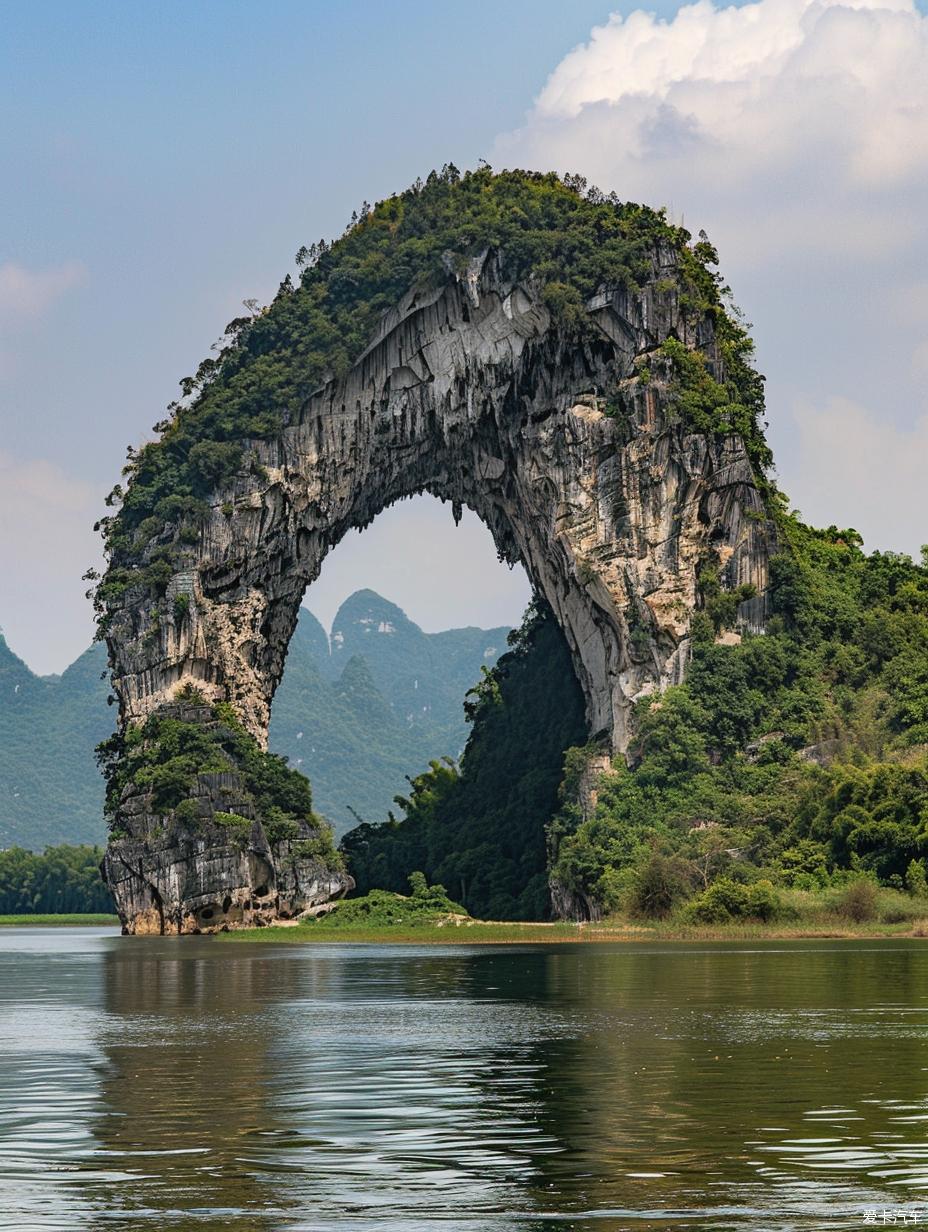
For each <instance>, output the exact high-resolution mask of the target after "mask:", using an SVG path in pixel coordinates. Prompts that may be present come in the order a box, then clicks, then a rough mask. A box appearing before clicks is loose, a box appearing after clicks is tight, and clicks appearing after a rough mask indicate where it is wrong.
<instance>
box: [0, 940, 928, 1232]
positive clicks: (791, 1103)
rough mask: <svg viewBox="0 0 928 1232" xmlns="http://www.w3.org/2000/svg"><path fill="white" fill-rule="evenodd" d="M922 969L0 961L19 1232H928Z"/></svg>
mask: <svg viewBox="0 0 928 1232" xmlns="http://www.w3.org/2000/svg"><path fill="white" fill-rule="evenodd" d="M926 1044H928V944H926V943H924V942H922V943H919V942H896V941H891V942H881V943H877V942H874V943H860V944H858V943H847V942H845V943H827V942H804V943H803V942H799V943H767V944H765V945H763V946H759V945H747V944H746V945H731V944H729V945H712V946H706V945H692V946H683V945H675V946H672V947H671V946H663V947H661V946H658V945H649V944H642V945H631V946H630V945H616V946H612V945H603V946H568V945H564V946H552V947H529V946H526V947H521V946H520V947H499V948H493V947H477V946H475V947H458V946H455V947H447V948H446V947H441V948H434V947H429V948H416V947H405V948H395V947H390V948H376V947H373V946H350V945H325V946H318V947H310V946H307V947H296V946H293V947H290V946H270V945H266V944H265V945H249V944H226V943H223V942H220V941H216V940H213V939H209V938H194V937H188V938H181V939H169V938H165V939H160V938H151V939H145V938H125V939H123V938H120V937H117V936H115V935H113V934H112V933H111V932H108V931H106V930H92V929H86V930H74V931H70V930H69V931H57V930H47V931H46V930H28V931H27V930H18V929H15V930H14V929H7V930H3V932H2V935H0V1224H2V1226H3V1227H9V1228H16V1229H18V1230H20V1232H27V1230H28V1229H33V1228H34V1229H50V1228H53V1229H103V1230H111V1232H121V1230H123V1229H125V1230H127V1232H128V1230H129V1229H133V1230H135V1229H143V1230H145V1229H162V1228H164V1229H172V1230H180V1232H187V1230H194V1229H213V1228H216V1229H225V1230H227V1232H252V1230H255V1232H264V1230H267V1232H271V1230H274V1229H306V1230H315V1229H319V1230H320V1232H325V1230H328V1229H338V1230H339V1232H344V1230H346V1229H358V1230H364V1232H374V1230H377V1232H381V1230H382V1232H419V1230H420V1229H421V1230H424V1232H428V1230H429V1229H436V1230H437V1229H441V1230H442V1232H448V1230H449V1229H453V1230H455V1232H504V1230H506V1232H508V1230H510V1229H513V1230H516V1232H566V1230H567V1229H583V1230H588V1232H617V1230H618V1229H633V1230H635V1232H645V1230H651V1229H654V1230H657V1229H660V1230H668V1229H756V1230H757V1232H779V1230H786V1229H800V1228H801V1229H806V1228H814V1229H848V1228H859V1227H864V1226H866V1225H867V1224H868V1223H872V1222H873V1221H872V1219H871V1214H872V1212H874V1211H878V1212H879V1222H880V1224H881V1225H882V1224H883V1211H884V1209H885V1210H886V1211H887V1212H888V1214H889V1215H892V1216H894V1217H895V1218H896V1223H897V1225H901V1224H902V1216H903V1213H905V1214H906V1215H907V1217H908V1218H909V1220H910V1222H909V1226H911V1217H912V1215H913V1214H917V1216H918V1222H919V1224H921V1225H925V1224H928V1134H926V1129H928V1046H926Z"/></svg>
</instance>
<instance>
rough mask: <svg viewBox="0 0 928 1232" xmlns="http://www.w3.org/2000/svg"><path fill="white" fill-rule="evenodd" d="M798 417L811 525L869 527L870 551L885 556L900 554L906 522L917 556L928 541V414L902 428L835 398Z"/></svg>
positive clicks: (800, 409) (802, 482)
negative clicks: (927, 512)
mask: <svg viewBox="0 0 928 1232" xmlns="http://www.w3.org/2000/svg"><path fill="white" fill-rule="evenodd" d="M795 418H796V426H797V429H798V432H799V435H800V439H801V443H802V451H801V457H802V458H803V459H805V462H804V464H802V465H801V466H800V470H799V473H798V475H797V479H798V481H799V486H800V487H801V488H802V490H803V492H804V493H805V496H804V500H803V504H802V513H803V515H804V516H805V517H806V518H808V519H810V520H811V521H812V522H813V523H814V524H816V525H819V526H822V525H829V524H831V523H835V524H836V525H838V526H854V527H857V529H860V527H861V525H866V526H867V538H868V542H869V546H870V547H871V548H881V549H887V548H895V549H898V548H899V547H900V543H899V524H900V521H901V520H905V521H907V522H908V524H909V526H910V527H911V528H912V530H913V532H914V535H913V536H911V539H912V540H913V541H912V542H910V543H908V544H906V547H907V548H908V549H909V550H911V551H913V552H914V551H916V550H917V548H918V546H919V545H920V544H921V543H923V542H928V522H926V519H925V495H924V477H925V459H926V458H928V415H924V416H922V417H921V418H920V419H919V420H918V421H917V422H916V423H915V424H914V425H913V426H912V427H911V428H909V429H901V428H897V427H895V426H894V425H892V424H886V423H885V422H884V421H883V420H882V419H881V417H880V416H878V415H874V414H873V412H872V411H869V410H868V409H867V408H866V407H863V406H860V405H858V404H857V403H855V402H853V401H851V400H849V399H847V398H832V399H830V400H829V401H828V402H827V403H825V405H824V406H821V407H814V406H810V405H808V404H806V405H802V404H800V405H799V406H797V408H796V415H795Z"/></svg>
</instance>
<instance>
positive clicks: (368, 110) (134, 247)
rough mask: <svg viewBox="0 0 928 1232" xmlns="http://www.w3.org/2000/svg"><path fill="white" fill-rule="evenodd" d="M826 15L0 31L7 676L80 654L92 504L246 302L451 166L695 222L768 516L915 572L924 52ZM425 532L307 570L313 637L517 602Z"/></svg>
mask: <svg viewBox="0 0 928 1232" xmlns="http://www.w3.org/2000/svg"><path fill="white" fill-rule="evenodd" d="M819 7H820V8H821V7H822V6H819ZM824 7H825V8H829V7H830V8H831V9H832V11H831V12H830V13H829V14H826V17H824V18H822V17H820V15H819V9H815V10H814V11H813V9H812V8H811V6H810V5H809V4H808V3H807V2H806V0H763V2H762V3H761V4H760V5H756V6H754V8H755V9H757V10H758V11H759V21H758V22H753V23H752V24H751V26H750V28H741V27H739V26H737V23H736V25H735V26H734V27H733V26H732V22H731V20H730V18H729V17H727V16H726V15H725V14H720V13H718V12H717V11H716V10H714V9H712V6H711V5H702V6H699V8H698V9H696V10H690V11H689V12H690V13H691V14H695V16H690V17H687V16H686V14H684V15H682V16H681V17H679V18H677V19H676V20H674V18H675V15H676V14H677V6H676V5H665V6H657V7H656V8H655V7H652V6H649V10H648V11H649V12H656V13H657V14H658V16H660V17H663V18H665V19H666V20H665V21H664V23H663V24H659V23H655V22H654V21H653V20H651V19H649V18H647V17H646V16H645V15H644V14H638V15H637V16H634V17H630V18H629V20H628V21H625V22H618V21H616V20H613V21H612V22H611V23H610V24H608V25H607V24H606V23H607V22H608V19H609V14H610V12H616V11H618V12H620V13H622V14H624V15H625V16H626V17H628V15H630V14H632V13H633V11H634V5H631V4H629V5H626V6H624V7H622V8H620V9H619V10H616V9H615V8H614V7H613V8H611V7H610V6H609V5H608V4H601V3H588V2H587V0H571V3H569V4H565V3H563V2H552V0H531V2H523V0H499V2H498V3H485V2H482V0H481V2H473V0H472V2H471V3H469V4H468V5H466V6H451V5H435V4H424V3H421V4H420V3H397V4H393V5H390V6H387V5H384V4H377V3H367V2H355V3H350V4H340V5H333V4H319V3H299V4H298V3H290V2H286V0H276V2H273V3H260V4H259V3H252V2H249V3H230V2H228V0H226V2H224V3H202V2H201V3H197V4H190V3H184V4H181V3H163V2H162V3H157V4H154V3H152V4H145V5H143V4H141V3H119V4H117V3H103V2H98V3H93V4H91V3H81V2H79V0H78V2H74V0H72V2H70V3H52V2H45V3H41V4H36V3H28V4H27V3H16V2H11V3H7V4H6V5H5V6H4V31H3V42H2V47H0V99H2V104H3V106H2V113H0V114H2V116H3V120H2V123H0V159H2V165H3V167H4V169H5V174H4V176H3V177H2V180H0V201H2V217H3V220H4V226H3V229H2V233H0V427H2V434H0V519H2V521H0V569H2V571H3V576H4V579H5V581H6V585H5V586H4V588H3V591H2V592H0V626H2V627H3V629H4V631H5V633H6V635H7V637H8V639H9V641H10V643H11V645H12V646H13V648H14V649H16V650H17V651H18V652H19V653H20V654H22V655H23V656H24V657H25V658H26V659H27V661H29V662H30V663H31V664H34V665H35V666H36V667H37V668H38V669H40V670H46V671H47V670H60V668H61V667H63V666H64V665H65V664H66V663H67V662H68V661H69V660H70V658H72V657H73V656H74V655H75V654H76V653H77V652H79V651H80V649H82V647H83V646H84V645H85V644H86V642H87V641H88V640H89V636H90V618H89V614H88V612H87V610H86V605H85V604H84V602H83V600H82V598H81V594H82V590H83V587H82V585H81V583H80V581H79V575H80V573H81V572H82V571H83V569H84V568H85V567H86V566H87V565H89V564H90V563H92V561H93V559H94V555H95V552H96V545H95V541H94V538H93V535H92V534H91V533H90V531H89V525H90V523H92V521H93V520H94V517H95V516H97V513H98V511H99V505H100V500H101V498H102V495H103V493H105V491H106V490H107V489H108V487H109V486H110V485H111V483H112V482H113V481H114V480H115V478H116V477H117V476H118V471H119V468H120V466H121V464H122V460H123V457H124V453H125V447H126V445H127V444H129V443H130V442H137V441H139V440H140V439H143V438H144V437H145V435H146V434H148V432H149V429H150V426H151V425H152V424H153V423H154V422H155V421H156V420H157V419H159V418H160V417H161V415H162V412H163V408H164V406H165V405H166V403H167V402H169V401H170V400H171V399H172V398H173V397H174V396H175V394H176V392H177V381H178V380H179V378H180V377H182V376H184V375H185V374H187V373H189V372H191V371H193V369H194V368H195V367H196V365H197V363H198V362H199V360H200V359H201V358H203V356H204V355H205V354H207V353H208V349H209V346H210V344H211V343H212V342H213V341H214V340H215V339H216V338H217V337H218V336H219V335H220V333H221V332H222V327H223V326H224V324H225V322H226V321H227V320H229V319H230V318H231V317H233V316H235V315H237V314H238V311H239V306H240V302H241V300H242V299H243V298H246V297H249V296H255V297H257V298H259V299H262V300H264V299H266V298H268V297H269V296H270V295H271V294H272V293H273V291H274V289H275V288H276V285H277V283H278V282H279V280H280V278H281V277H282V276H283V274H284V273H286V272H287V271H288V270H290V269H292V257H293V253H294V252H295V251H296V249H297V248H298V247H299V246H300V245H301V244H303V243H307V242H310V241H312V240H313V239H316V238H319V237H320V236H323V235H328V236H331V235H334V234H337V233H338V232H340V231H341V229H342V228H343V226H344V223H345V221H346V220H347V218H348V217H349V216H350V214H351V211H352V209H353V208H355V207H356V206H357V205H358V204H359V203H360V202H361V201H362V200H364V199H368V200H376V199H378V198H380V197H382V196H384V195H386V194H387V193H389V192H390V191H392V190H394V189H399V188H402V187H403V186H405V185H406V184H407V183H408V182H410V181H411V180H413V179H415V177H416V176H417V175H420V174H422V175H424V174H426V173H427V172H428V170H429V169H430V168H431V167H433V166H440V165H441V164H442V163H444V162H445V161H448V160H452V161H454V162H455V163H457V164H458V165H459V166H461V167H465V166H472V165H475V164H476V162H477V160H478V159H479V158H486V159H489V160H490V161H491V162H493V163H494V165H499V166H501V165H504V164H509V165H514V164H521V165H536V166H554V167H558V168H559V169H564V168H565V167H566V168H572V169H576V170H579V171H584V172H586V173H588V174H590V176H591V178H592V179H594V180H596V181H598V182H599V183H601V184H602V185H603V187H606V188H615V189H616V190H617V191H618V192H619V193H620V194H621V195H624V196H628V197H634V198H637V199H650V200H652V201H653V202H654V203H655V204H668V205H671V206H672V209H673V212H674V215H675V217H678V218H679V217H680V216H681V215H682V216H683V217H684V219H685V221H686V223H687V225H690V226H691V227H694V228H695V227H698V226H702V225H704V226H706V227H707V228H708V229H709V231H710V234H711V235H712V238H713V239H714V240H715V241H716V242H717V243H718V245H719V247H720V249H721V252H722V263H723V267H724V269H725V271H726V273H727V274H728V276H729V277H730V278H731V280H732V282H733V285H734V288H735V292H736V297H737V298H738V299H739V301H740V302H741V303H742V304H744V305H745V307H746V309H747V312H748V316H749V317H750V319H751V320H753V321H754V323H755V327H756V333H757V335H758V339H759V343H760V356H761V360H762V366H763V367H764V368H765V369H766V371H767V372H768V375H769V376H770V378H771V382H770V389H771V395H772V396H771V422H772V428H771V436H772V439H773V443H774V446H775V448H776V450H777V453H778V456H779V457H780V472H781V478H782V480H783V482H784V486H785V487H786V488H787V490H788V491H790V492H791V493H792V494H793V495H794V497H795V498H796V502H797V503H798V504H799V505H800V506H801V507H802V508H803V511H804V512H806V513H807V514H808V515H809V516H813V517H815V519H816V520H819V521H821V520H828V521H831V520H838V521H846V522H848V521H849V522H854V523H855V524H857V525H858V526H859V527H860V528H861V529H862V530H863V531H864V533H865V534H866V535H867V538H868V540H869V542H871V544H872V545H873V546H881V547H885V546H891V545H892V546H898V547H902V548H906V549H907V550H915V549H916V548H917V546H918V544H919V543H920V542H921V541H922V540H923V539H928V528H925V527H921V526H919V525H917V523H918V521H919V512H920V509H921V506H922V504H923V501H922V498H921V496H920V491H916V490H915V489H916V488H917V487H918V484H917V475H916V469H917V466H920V465H921V462H923V461H928V459H926V458H925V456H924V455H925V451H926V447H928V426H926V427H925V428H924V430H923V428H922V424H923V422H924V423H926V424H928V420H926V419H925V416H926V411H928V406H926V401H925V398H924V395H923V393H922V392H921V391H922V389H923V386H924V381H925V379H928V325H926V324H925V317H926V315H928V258H926V252H925V233H924V227H923V224H922V221H921V220H922V218H923V217H924V207H925V204H926V200H928V195H926V191H925V190H926V176H925V158H924V154H925V150H924V149H923V148H922V146H921V145H920V138H919V137H918V135H917V134H918V132H919V131H922V130H925V129H926V128H928V125H926V124H925V117H926V111H925V108H926V98H925V89H926V87H925V85H924V82H925V81H928V56H926V50H925V49H926V43H925V36H924V30H925V26H926V22H925V21H924V19H922V18H921V17H920V16H919V13H918V11H917V10H915V9H913V8H912V7H911V6H910V5H908V4H906V3H904V2H903V0H898V2H896V0H886V3H885V4H883V5H880V4H874V5H868V4H866V3H861V2H860V0H855V5H854V8H853V9H844V8H840V6H834V5H831V4H830V0H829V4H826V5H825V6H824ZM797 12H799V13H800V17H797ZM649 22H650V24H649ZM758 25H760V27H761V28H762V32H761V33H760V34H758V33H757V32H756V27H757V26H758ZM594 27H595V28H599V30H600V33H599V34H596V35H593V34H592V32H593V30H594ZM781 43H782V44H783V46H784V47H786V48H787V51H785V52H783V53H782V54H780V53H777V54H778V56H779V58H776V57H774V58H771V53H770V47H771V46H773V47H778V46H779V45H780V44H781ZM707 49H708V50H707ZM713 49H715V51H716V52H717V54H715V55H713V54H710V53H712V51H713ZM752 57H753V59H752ZM744 63H747V65H748V67H747V69H744V70H743V71H740V75H739V70H738V69H737V67H734V68H733V67H732V66H737V65H741V64H744ZM836 63H837V65H838V67H840V70H841V73H840V75H839V76H837V77H836V75H835V73H836ZM794 107H798V108H799V109H798V110H795V111H794ZM874 112H875V114H876V116H877V120H878V121H879V124H878V126H877V127H876V128H875V129H874V132H873V133H872V134H870V133H869V131H868V125H869V123H870V121H869V120H868V119H867V116H868V115H872V114H873V113H874ZM778 117H779V118H778ZM906 117H908V118H906ZM907 125H908V126H909V127H907ZM848 134H852V137H853V139H852V137H849V136H848ZM913 134H914V135H913ZM758 151H763V157H762V158H760V159H758ZM894 158H895V160H894ZM733 169H734V171H733ZM734 173H737V174H735V178H734V179H729V178H728V177H729V176H730V175H732V174H734ZM884 455H885V456H884ZM864 463H866V465H864ZM855 467H856V468H857V469H855ZM900 468H901V470H900ZM868 476H869V477H870V478H868ZM892 477H895V480H894V482H893V483H892V488H893V491H891V492H888V493H887V491H886V489H887V483H888V482H889V480H890V479H891V478H892ZM870 479H872V484H871V483H870ZM871 487H873V488H874V490H873V491H871V490H870V488H871ZM865 489H866V490H865ZM831 510H833V512H829V511H831ZM826 515H827V516H826ZM922 520H923V519H922ZM453 534H455V532H454V531H453V528H452V524H451V520H450V516H448V515H447V514H444V513H442V511H440V510H437V508H436V507H434V506H433V505H431V504H428V503H423V504H407V505H405V506H403V507H402V508H401V509H399V510H397V511H392V512H388V513H387V514H385V515H384V516H383V518H382V519H380V521H379V522H378V523H377V524H376V525H375V526H374V527H373V528H371V531H370V532H368V533H367V534H366V535H365V536H363V537H362V538H360V539H357V541H356V542H352V543H350V544H345V545H343V547H342V548H340V549H339V550H338V552H337V553H333V557H332V561H331V565H328V564H327V566H326V569H325V570H324V573H323V576H322V578H321V579H320V582H319V583H318V591H317V592H316V594H315V595H314V596H313V595H311V596H310V599H309V603H310V606H312V607H314V609H316V610H318V611H319V613H320V615H322V616H323V618H325V617H327V616H329V615H330V614H331V611H332V610H333V608H334V606H335V604H336V603H337V602H338V600H339V599H340V598H342V597H344V595H345V594H347V593H348V592H349V591H350V590H351V589H353V588H354V587H355V586H363V585H370V586H374V587H375V588H379V589H383V590H385V591H386V592H387V594H388V596H389V597H390V598H393V599H394V600H396V601H398V602H400V603H403V604H404V605H405V606H406V607H407V608H408V610H409V612H410V614H411V615H412V616H413V618H415V619H419V620H420V621H421V622H422V623H423V624H424V625H426V627H431V628H436V627H440V626H442V625H444V624H450V623H460V622H462V621H473V622H480V623H487V624H490V623H493V624H495V623H499V622H500V621H502V620H516V619H517V618H518V614H519V610H520V606H521V604H522V602H523V600H524V597H525V588H524V583H523V582H522V581H521V580H520V579H519V578H518V576H517V575H509V574H504V573H501V572H500V569H499V567H497V566H496V565H495V564H494V563H493V552H492V545H491V544H490V542H489V539H488V537H487V536H486V535H485V533H484V532H483V531H482V529H481V528H480V527H479V525H478V524H476V523H475V522H473V521H471V522H469V523H468V524H467V525H466V526H465V528H464V529H463V530H462V531H460V532H457V536H456V538H454V539H453V540H452V539H450V536H451V535H453ZM411 538H414V539H415V541H416V542H417V544H419V545H420V549H419V552H418V556H419V561H418V565H420V566H423V567H421V568H419V567H418V566H417V564H416V562H414V561H413V562H410V560H409V554H408V552H406V551H405V550H404V547H405V545H407V544H408V543H409V541H410V539H411ZM449 546H450V547H451V548H453V550H454V552H455V561H454V570H453V572H452V571H450V570H448V574H447V578H443V581H442V584H441V585H438V586H436V585H435V570H436V569H439V570H440V569H441V568H442V567H443V566H442V561H443V559H444V558H445V557H446V556H447V553H448V550H449ZM391 582H392V583H393V584H392V585H391Z"/></svg>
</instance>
